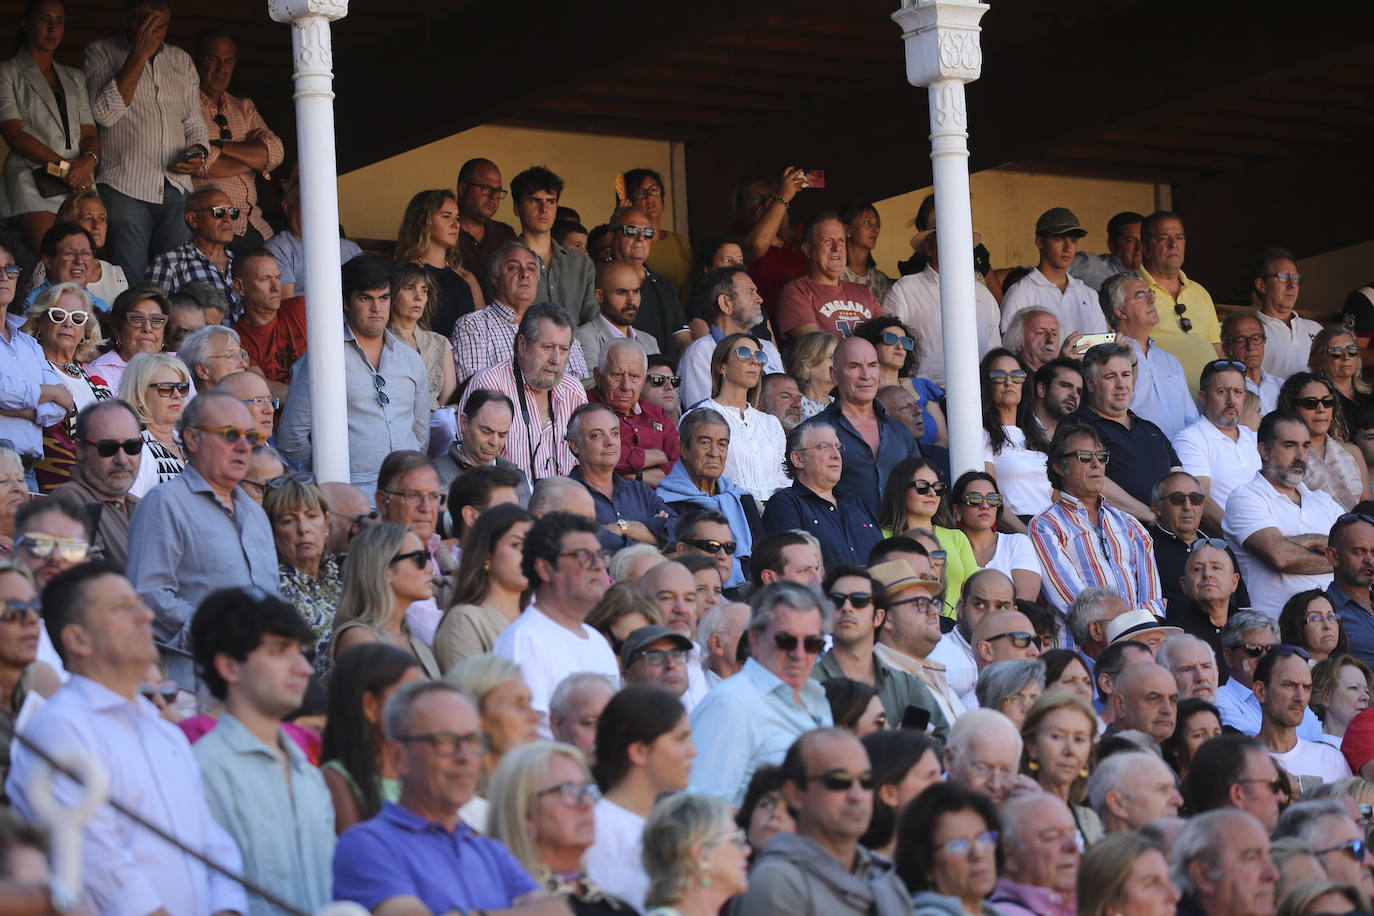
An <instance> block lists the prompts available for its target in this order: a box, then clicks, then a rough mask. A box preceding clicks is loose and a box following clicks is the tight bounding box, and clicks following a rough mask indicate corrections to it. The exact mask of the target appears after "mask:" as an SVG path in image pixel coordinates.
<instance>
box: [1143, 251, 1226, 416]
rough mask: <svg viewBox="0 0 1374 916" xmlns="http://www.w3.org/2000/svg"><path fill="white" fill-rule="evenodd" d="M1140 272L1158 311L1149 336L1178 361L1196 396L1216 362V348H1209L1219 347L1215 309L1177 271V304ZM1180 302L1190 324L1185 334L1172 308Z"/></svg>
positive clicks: (1209, 299) (1196, 285) (1147, 274)
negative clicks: (1204, 371) (1209, 367)
mask: <svg viewBox="0 0 1374 916" xmlns="http://www.w3.org/2000/svg"><path fill="white" fill-rule="evenodd" d="M1139 271H1140V278H1141V279H1142V280H1144V281H1145V285H1146V286H1148V287H1149V288H1150V289H1152V290H1154V292H1155V307H1156V308H1157V309H1159V325H1158V326H1157V327H1156V328H1155V329H1154V331H1153V332H1152V336H1153V337H1154V339H1155V343H1157V344H1159V346H1160V347H1162V348H1163V349H1165V350H1167V351H1168V352H1170V353H1172V354H1173V355H1174V356H1177V357H1178V361H1179V362H1180V363H1182V364H1183V371H1184V373H1186V374H1187V376H1188V388H1189V389H1190V390H1191V391H1192V393H1193V394H1194V395H1196V394H1197V388H1198V380H1199V379H1200V378H1201V376H1202V368H1203V367H1204V366H1206V365H1207V364H1208V363H1210V362H1211V361H1212V360H1214V359H1217V358H1218V357H1217V351H1216V348H1215V347H1214V346H1212V345H1213V344H1219V343H1221V322H1219V321H1218V320H1217V307H1216V306H1215V305H1214V304H1213V303H1212V296H1211V294H1210V293H1208V292H1207V290H1206V289H1204V288H1203V286H1202V284H1201V283H1193V282H1192V281H1190V280H1189V279H1188V275H1187V274H1185V273H1184V272H1183V271H1181V270H1180V271H1179V272H1178V279H1179V282H1180V283H1181V284H1182V286H1181V287H1180V288H1179V295H1178V299H1177V300H1176V299H1174V297H1173V296H1171V295H1169V291H1168V290H1166V289H1165V288H1164V287H1162V286H1160V285H1159V281H1158V280H1156V279H1155V278H1154V277H1152V276H1150V272H1149V271H1147V270H1146V269H1145V266H1144V265H1143V264H1142V265H1141V266H1140V268H1139ZM1180 302H1181V303H1183V305H1184V306H1185V307H1186V308H1187V311H1185V312H1184V316H1186V317H1187V318H1189V319H1191V320H1192V322H1193V328H1192V330H1191V331H1188V332H1187V333H1184V330H1183V328H1182V327H1181V326H1180V325H1179V316H1178V315H1176V314H1174V307H1175V306H1176V305H1178V303H1180Z"/></svg>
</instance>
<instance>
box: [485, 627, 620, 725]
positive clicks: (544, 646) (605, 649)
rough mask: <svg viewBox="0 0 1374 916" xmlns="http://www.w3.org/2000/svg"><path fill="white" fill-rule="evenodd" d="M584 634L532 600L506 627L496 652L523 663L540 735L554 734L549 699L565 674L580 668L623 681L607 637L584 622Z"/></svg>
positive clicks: (521, 671) (522, 667)
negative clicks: (548, 613)
mask: <svg viewBox="0 0 1374 916" xmlns="http://www.w3.org/2000/svg"><path fill="white" fill-rule="evenodd" d="M582 634H583V635H582V636H578V635H577V634H576V633H574V632H573V631H571V630H569V629H567V628H566V627H564V626H562V625H560V624H558V623H555V622H554V621H553V620H552V619H551V618H550V617H549V616H548V615H547V614H545V613H544V612H543V611H541V610H539V608H538V607H537V606H536V605H534V604H531V605H530V606H529V607H527V608H525V611H524V613H523V614H521V615H520V616H519V617H517V618H515V622H514V623H512V624H511V625H510V626H508V627H506V629H505V630H504V631H502V633H501V636H500V637H499V638H498V639H497V640H496V645H495V646H493V647H492V650H491V651H492V653H493V654H495V655H500V656H503V657H504V658H508V659H510V660H511V661H513V662H515V663H516V664H517V665H519V666H520V673H521V674H523V675H524V676H525V684H526V685H527V686H528V687H529V688H530V706H531V707H532V708H534V709H535V710H537V711H538V712H539V736H540V737H541V738H552V737H553V732H551V731H550V730H549V699H550V698H551V697H552V696H553V690H554V688H555V687H557V686H558V684H559V682H560V681H562V680H563V678H565V677H567V676H568V675H570V674H576V673H577V672H579V671H592V672H595V673H596V674H604V675H606V676H607V677H609V678H610V679H611V681H612V682H613V683H615V684H616V685H619V684H620V664H619V662H617V661H616V658H615V652H614V651H612V650H611V644H610V643H608V642H606V637H604V636H602V635H601V634H600V633H598V632H597V631H596V630H594V629H592V628H591V627H589V626H587V625H586V624H585V623H584V624H582Z"/></svg>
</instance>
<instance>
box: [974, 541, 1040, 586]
mask: <svg viewBox="0 0 1374 916" xmlns="http://www.w3.org/2000/svg"><path fill="white" fill-rule="evenodd" d="M983 568H984V569H995V570H998V571H999V572H1003V573H1006V575H1007V578H1008V579H1010V578H1011V571H1012V570H1013V569H1024V570H1028V571H1029V572H1033V573H1035V574H1036V575H1037V576H1039V577H1040V578H1042V579H1043V578H1045V567H1043V566H1041V565H1040V557H1039V556H1038V555H1037V554H1036V552H1035V545H1034V544H1032V543H1031V539H1030V537H1029V536H1028V535H1024V534H1016V533H1015V532H1005V531H1004V532H999V533H998V535H997V549H996V550H994V551H993V552H992V559H991V560H989V561H988V565H987V566H985V567H983Z"/></svg>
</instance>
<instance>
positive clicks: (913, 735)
mask: <svg viewBox="0 0 1374 916" xmlns="http://www.w3.org/2000/svg"><path fill="white" fill-rule="evenodd" d="M862 740H863V743H864V749H865V750H866V751H868V759H869V762H870V763H872V764H873V815H872V817H871V818H870V819H869V821H868V832H867V833H865V834H864V835H863V838H862V839H860V840H859V842H860V843H862V844H863V845H864V846H867V847H868V848H869V849H871V850H873V851H874V852H881V853H882V854H883V855H885V856H887V857H888V858H889V859H890V858H892V853H893V850H894V849H895V848H896V846H897V815H899V814H900V813H901V812H902V809H903V808H905V807H906V806H907V805H908V804H910V802H911V800H912V799H914V798H915V797H916V796H918V795H920V794H921V793H922V792H924V791H925V790H926V789H927V788H928V787H930V786H932V785H934V784H935V783H937V782H939V781H940V772H941V769H940V755H939V754H938V753H936V750H935V742H934V741H932V740H931V739H930V736H929V735H927V734H926V733H925V732H918V731H915V730H914V729H910V728H898V729H893V730H890V731H883V732H874V733H873V734H871V735H865V736H864V737H863V739H862Z"/></svg>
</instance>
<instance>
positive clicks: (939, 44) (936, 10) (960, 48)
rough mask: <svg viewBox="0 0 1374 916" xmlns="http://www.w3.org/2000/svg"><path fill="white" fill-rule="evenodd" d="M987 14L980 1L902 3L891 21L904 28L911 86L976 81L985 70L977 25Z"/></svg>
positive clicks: (905, 1) (919, 0)
mask: <svg viewBox="0 0 1374 916" xmlns="http://www.w3.org/2000/svg"><path fill="white" fill-rule="evenodd" d="M987 11H988V5H987V4H986V3H980V2H978V0H902V6H901V9H899V10H897V11H896V12H895V13H893V14H892V19H893V21H894V22H896V23H897V24H898V25H900V26H901V27H902V40H903V41H904V42H905V43H906V78H907V80H908V81H909V82H910V83H911V85H913V86H929V85H930V84H932V83H937V82H940V81H942V80H957V81H958V82H961V83H971V82H973V81H974V80H976V79H977V78H978V77H979V75H980V74H981V73H982V69H983V49H982V46H981V45H980V44H979V39H978V33H979V32H981V31H982V29H981V28H980V26H979V25H978V22H979V20H981V19H982V18H983V14H984V13H986V12H987Z"/></svg>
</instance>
